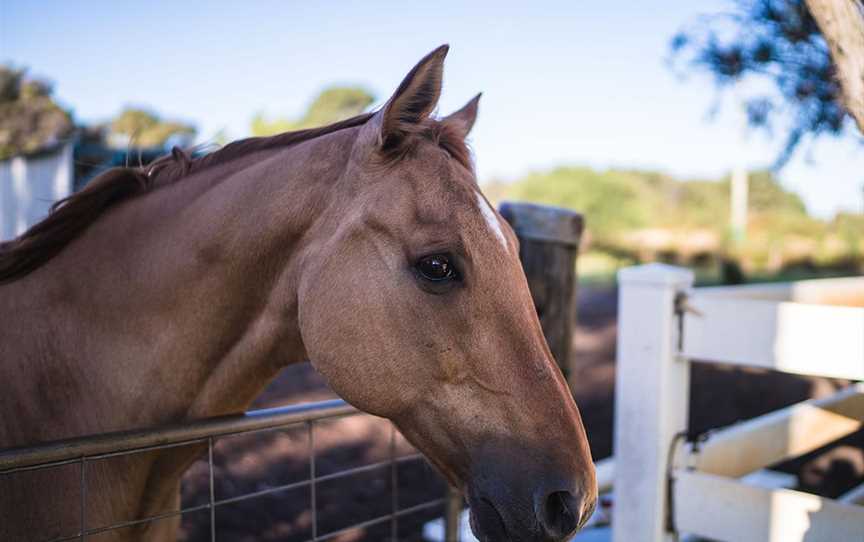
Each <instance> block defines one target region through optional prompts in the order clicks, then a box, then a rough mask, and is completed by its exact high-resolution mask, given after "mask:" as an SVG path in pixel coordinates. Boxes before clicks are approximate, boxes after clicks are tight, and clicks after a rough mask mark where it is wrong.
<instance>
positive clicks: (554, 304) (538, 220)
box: [500, 202, 583, 382]
mask: <svg viewBox="0 0 864 542" xmlns="http://www.w3.org/2000/svg"><path fill="white" fill-rule="evenodd" d="M500 212H501V216H503V217H504V219H505V220H507V222H509V223H510V226H511V227H512V228H513V230H514V231H515V232H516V236H517V237H518V238H519V245H520V248H519V259H520V260H521V261H522V268H523V269H524V270H525V276H526V277H527V279H528V288H529V289H530V290H531V296H532V297H533V298H534V307H535V308H536V309H537V315H538V316H539V317H540V324H541V325H542V326H543V334H544V335H545V336H546V342H547V343H548V344H549V349H550V350H551V351H552V355H553V356H555V360H556V362H557V363H558V366H559V367H560V368H561V372H562V373H564V377H565V378H566V379H567V381H568V382H570V378H571V375H572V374H573V367H572V365H571V364H572V360H571V359H570V350H571V345H572V343H573V328H574V326H575V324H576V256H577V254H578V252H579V241H580V239H581V237H582V227H583V220H582V215H580V214H578V213H574V212H573V211H570V210H568V209H561V208H558V207H548V206H545V205H535V204H532V203H512V202H504V203H502V204H501V208H500Z"/></svg>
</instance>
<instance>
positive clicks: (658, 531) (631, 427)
mask: <svg viewBox="0 0 864 542" xmlns="http://www.w3.org/2000/svg"><path fill="white" fill-rule="evenodd" d="M692 285H693V273H692V272H691V271H689V270H687V269H682V268H678V267H672V266H668V265H663V264H648V265H640V266H636V267H628V268H625V269H622V270H620V271H619V272H618V287H619V290H618V296H619V298H618V356H617V365H616V371H615V450H614V453H615V486H614V492H615V500H614V510H613V512H612V533H613V535H612V540H613V542H661V541H663V542H666V541H670V540H674V538H673V536H672V535H671V534H670V533H668V532H667V514H668V513H669V503H668V501H667V490H668V487H667V468H668V464H669V460H670V457H669V455H670V452H671V450H672V444H673V441H674V440H675V438H676V435H678V434H679V433H681V432H683V431H686V430H687V416H688V412H687V411H688V398H689V384H690V383H689V380H690V373H689V370H688V363H687V361H686V360H684V359H679V358H678V357H677V355H676V352H677V346H678V345H677V341H678V333H679V330H678V318H677V317H676V314H675V297H676V295H677V294H678V293H679V292H681V291H684V290H686V289H688V288H689V287H691V286H692Z"/></svg>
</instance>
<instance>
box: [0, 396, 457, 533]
mask: <svg viewBox="0 0 864 542" xmlns="http://www.w3.org/2000/svg"><path fill="white" fill-rule="evenodd" d="M359 414H361V412H360V411H358V410H357V409H355V408H354V407H352V406H350V405H348V404H347V403H345V402H344V401H341V400H332V401H321V402H316V403H305V404H299V405H291V406H285V407H278V408H270V409H262V410H255V411H250V412H247V413H245V414H241V415H233V416H222V417H217V418H210V419H204V420H196V421H192V422H189V423H186V424H182V425H174V426H166V427H161V428H154V429H140V430H132V431H121V432H114V433H104V434H99V435H91V436H84V437H79V438H73V439H67V440H62V441H56V442H50V443H45V444H40V445H36V446H29V447H21V448H13V449H7V450H2V451H0V482H2V480H3V478H4V477H6V476H10V475H13V474H16V473H21V472H26V471H34V470H44V469H51V468H55V467H59V466H63V465H69V464H76V463H77V464H79V465H80V466H81V481H80V488H81V494H80V495H81V498H80V501H81V502H80V503H79V504H80V516H81V520H80V529H79V530H78V532H76V533H75V534H71V535H63V536H60V537H57V538H53V539H50V540H51V542H65V541H71V540H86V539H87V538H88V537H89V536H93V535H97V534H101V533H106V532H110V531H116V530H118V529H122V528H127V527H133V526H138V525H142V524H145V523H150V522H155V521H159V520H163V519H168V518H173V517H176V516H180V515H182V514H188V513H191V512H197V511H202V510H209V511H210V539H211V540H214V541H215V540H216V532H217V530H216V512H217V508H218V507H219V506H222V505H226V504H232V503H237V502H240V501H245V500H250V499H255V498H259V497H263V496H265V495H270V494H273V493H278V492H283V491H287V490H291V489H299V488H303V487H307V488H309V492H310V503H309V506H310V510H311V512H312V529H311V530H312V536H311V538H309V539H308V541H309V542H324V541H327V540H332V539H334V538H336V537H338V536H339V535H341V534H344V533H345V532H348V531H352V530H355V529H360V528H367V527H371V526H374V525H380V524H384V523H386V522H388V521H389V522H390V526H391V533H390V534H391V539H392V540H396V539H397V536H398V520H399V518H400V517H403V516H406V515H408V514H413V513H416V512H420V511H423V510H428V509H432V508H436V507H441V508H442V510H443V513H444V515H445V524H446V526H447V528H446V532H447V533H448V536H447V539H446V540H447V542H456V541H457V540H458V532H457V531H458V529H455V528H453V527H452V526H453V525H455V524H456V522H457V521H458V518H459V513H460V512H461V507H462V500H461V495H459V494H458V493H457V492H453V491H448V492H447V493H446V495H442V497H441V498H440V499H435V500H432V501H428V502H424V503H420V504H417V505H414V506H411V507H408V508H399V496H398V469H397V467H398V465H399V464H402V463H405V462H408V461H416V460H420V459H421V458H422V455H421V454H419V453H415V454H411V455H406V456H397V455H396V429H395V427H393V426H392V425H391V429H390V457H389V458H388V459H387V460H386V461H380V462H377V463H373V464H369V465H363V466H359V467H354V468H350V469H345V470H341V471H338V472H334V473H331V474H327V475H319V474H318V472H317V469H316V461H315V458H316V453H315V432H314V425H315V423H316V422H319V421H322V420H328V419H334V418H339V417H345V416H352V415H359ZM299 424H305V425H306V428H307V432H308V454H309V476H308V478H307V479H305V480H302V481H299V482H293V483H289V484H283V485H278V486H274V487H268V488H266V489H262V490H259V491H254V492H251V493H247V494H243V495H237V496H233V497H229V498H224V499H216V498H215V491H214V478H215V477H214V469H213V448H214V442H215V440H216V439H218V438H219V437H225V436H233V435H239V434H249V433H254V432H263V431H272V430H278V429H282V428H287V427H291V426H297V425H299ZM190 444H201V445H205V444H206V446H207V452H206V458H207V465H208V474H209V499H208V502H207V503H204V504H199V505H196V506H190V507H187V508H181V509H179V510H172V511H170V512H166V513H162V514H158V515H154V516H151V517H146V518H139V519H134V520H130V521H124V522H118V523H114V524H111V525H108V526H100V527H95V528H88V527H87V524H86V518H87V498H86V487H87V468H86V466H87V463H88V462H92V461H97V460H100V459H106V458H110V457H118V456H125V455H130V454H135V453H140V452H148V451H155V450H163V449H168V448H172V447H178V446H186V445H190ZM388 466H389V467H390V483H391V485H392V493H393V496H392V499H391V509H390V513H389V514H386V515H382V516H379V517H375V518H372V519H369V520H367V521H363V522H360V523H357V524H354V525H350V526H348V527H345V528H342V529H339V530H337V531H332V532H328V533H319V532H318V516H317V503H316V485H317V484H318V483H320V482H325V481H331V480H336V479H340V478H344V477H347V476H350V475H353V474H359V473H363V472H369V471H373V470H376V469H381V468H385V467H388Z"/></svg>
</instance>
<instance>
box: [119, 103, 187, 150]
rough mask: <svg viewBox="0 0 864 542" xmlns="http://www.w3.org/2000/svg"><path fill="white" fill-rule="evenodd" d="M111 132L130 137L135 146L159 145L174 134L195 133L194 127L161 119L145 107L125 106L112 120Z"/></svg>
mask: <svg viewBox="0 0 864 542" xmlns="http://www.w3.org/2000/svg"><path fill="white" fill-rule="evenodd" d="M111 132H112V133H115V134H122V135H125V136H128V137H129V138H130V141H131V144H132V145H133V146H135V147H145V148H146V147H159V146H162V145H164V144H165V142H166V141H167V140H168V138H170V137H171V136H174V135H185V136H193V135H195V127H194V126H191V125H189V124H184V123H181V122H177V121H171V120H163V119H161V118H160V117H159V116H158V115H157V114H156V113H153V112H152V111H148V110H146V109H140V108H135V107H127V108H126V109H124V110H123V111H122V112H121V113H120V114H119V115H118V116H117V117H116V118H115V119H114V120H113V121H111Z"/></svg>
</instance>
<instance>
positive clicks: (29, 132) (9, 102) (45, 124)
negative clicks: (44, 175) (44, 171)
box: [0, 66, 73, 160]
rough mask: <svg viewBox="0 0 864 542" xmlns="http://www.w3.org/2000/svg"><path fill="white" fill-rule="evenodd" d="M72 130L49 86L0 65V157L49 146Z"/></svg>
mask: <svg viewBox="0 0 864 542" xmlns="http://www.w3.org/2000/svg"><path fill="white" fill-rule="evenodd" d="M72 129H73V124H72V117H71V116H70V115H69V113H68V112H66V111H65V110H63V109H62V108H61V107H60V106H59V105H57V103H56V102H55V101H54V99H53V98H52V97H51V85H49V84H48V83H46V82H44V81H39V80H36V79H28V78H26V77H25V73H24V70H16V69H14V68H11V67H9V66H0V160H6V159H8V158H11V157H13V156H17V155H21V154H30V153H35V152H39V151H41V150H43V149H45V148H48V147H51V146H52V145H55V144H56V143H58V142H59V141H61V140H62V139H64V138H66V137H68V136H69V134H70V133H71V132H72Z"/></svg>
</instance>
